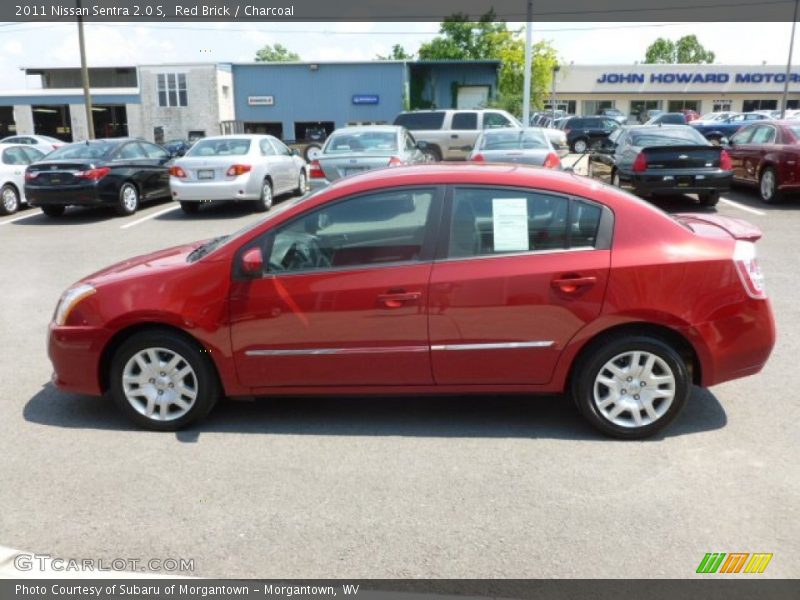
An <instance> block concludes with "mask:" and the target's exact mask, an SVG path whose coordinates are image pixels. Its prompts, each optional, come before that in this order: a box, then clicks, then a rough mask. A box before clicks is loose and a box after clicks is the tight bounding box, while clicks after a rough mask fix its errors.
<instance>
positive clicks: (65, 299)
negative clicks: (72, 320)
mask: <svg viewBox="0 0 800 600" xmlns="http://www.w3.org/2000/svg"><path fill="white" fill-rule="evenodd" d="M96 291H97V290H96V289H94V288H93V287H92V286H91V285H88V284H85V283H84V284H81V285H76V286H75V287H71V288H70V289H68V290H67V291H66V292H64V295H63V296H61V300H59V301H58V306H57V307H56V314H55V316H54V317H53V322H54V323H55V324H56V325H63V324H64V323H66V322H67V317H69V313H70V312H72V309H73V308H75V307H76V306H77V305H78V303H79V302H80V301H81V300H84V299H85V298H88V297H89V296H91V295H92V294H94V293H95V292H96Z"/></svg>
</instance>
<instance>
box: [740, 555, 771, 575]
mask: <svg viewBox="0 0 800 600" xmlns="http://www.w3.org/2000/svg"><path fill="white" fill-rule="evenodd" d="M771 560H772V554H766V553H764V554H753V555H752V558H750V562H749V563H747V566H746V567H745V568H744V572H745V573H763V572H764V569H766V568H767V565H768V564H769V561H771Z"/></svg>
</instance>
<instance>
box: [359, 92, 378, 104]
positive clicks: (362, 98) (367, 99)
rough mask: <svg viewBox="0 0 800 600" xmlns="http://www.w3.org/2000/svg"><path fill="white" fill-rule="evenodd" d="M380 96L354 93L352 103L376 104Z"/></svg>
mask: <svg viewBox="0 0 800 600" xmlns="http://www.w3.org/2000/svg"><path fill="white" fill-rule="evenodd" d="M380 100H381V97H380V96H378V94H355V95H354V96H353V104H378V103H379V102H380Z"/></svg>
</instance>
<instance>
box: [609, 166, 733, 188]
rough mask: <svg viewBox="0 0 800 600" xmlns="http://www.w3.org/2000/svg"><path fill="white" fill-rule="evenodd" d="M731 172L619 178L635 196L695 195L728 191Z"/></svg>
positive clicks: (672, 172) (660, 173) (650, 174)
mask: <svg viewBox="0 0 800 600" xmlns="http://www.w3.org/2000/svg"><path fill="white" fill-rule="evenodd" d="M732 177H733V175H732V173H731V171H722V170H718V171H709V172H706V173H698V172H696V171H678V170H676V171H665V172H657V173H652V172H647V171H645V172H644V173H633V174H630V175H628V177H627V180H626V179H625V178H624V177H623V176H621V177H620V179H621V182H622V183H623V185H625V184H627V185H625V187H630V189H632V190H633V192H634V193H635V194H697V193H707V192H724V191H727V190H729V189H730V187H731V180H732Z"/></svg>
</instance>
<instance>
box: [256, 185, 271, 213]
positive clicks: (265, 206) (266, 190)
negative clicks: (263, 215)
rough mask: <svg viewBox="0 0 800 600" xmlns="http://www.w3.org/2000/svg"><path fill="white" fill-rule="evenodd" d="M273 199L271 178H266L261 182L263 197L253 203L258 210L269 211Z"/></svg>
mask: <svg viewBox="0 0 800 600" xmlns="http://www.w3.org/2000/svg"><path fill="white" fill-rule="evenodd" d="M272 199H273V197H272V183H271V182H270V180H269V179H265V180H264V183H262V184H261V198H259V199H258V200H256V201H255V202H254V204H253V206H254V207H255V210H256V212H267V211H268V210H269V209H270V208H272Z"/></svg>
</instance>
